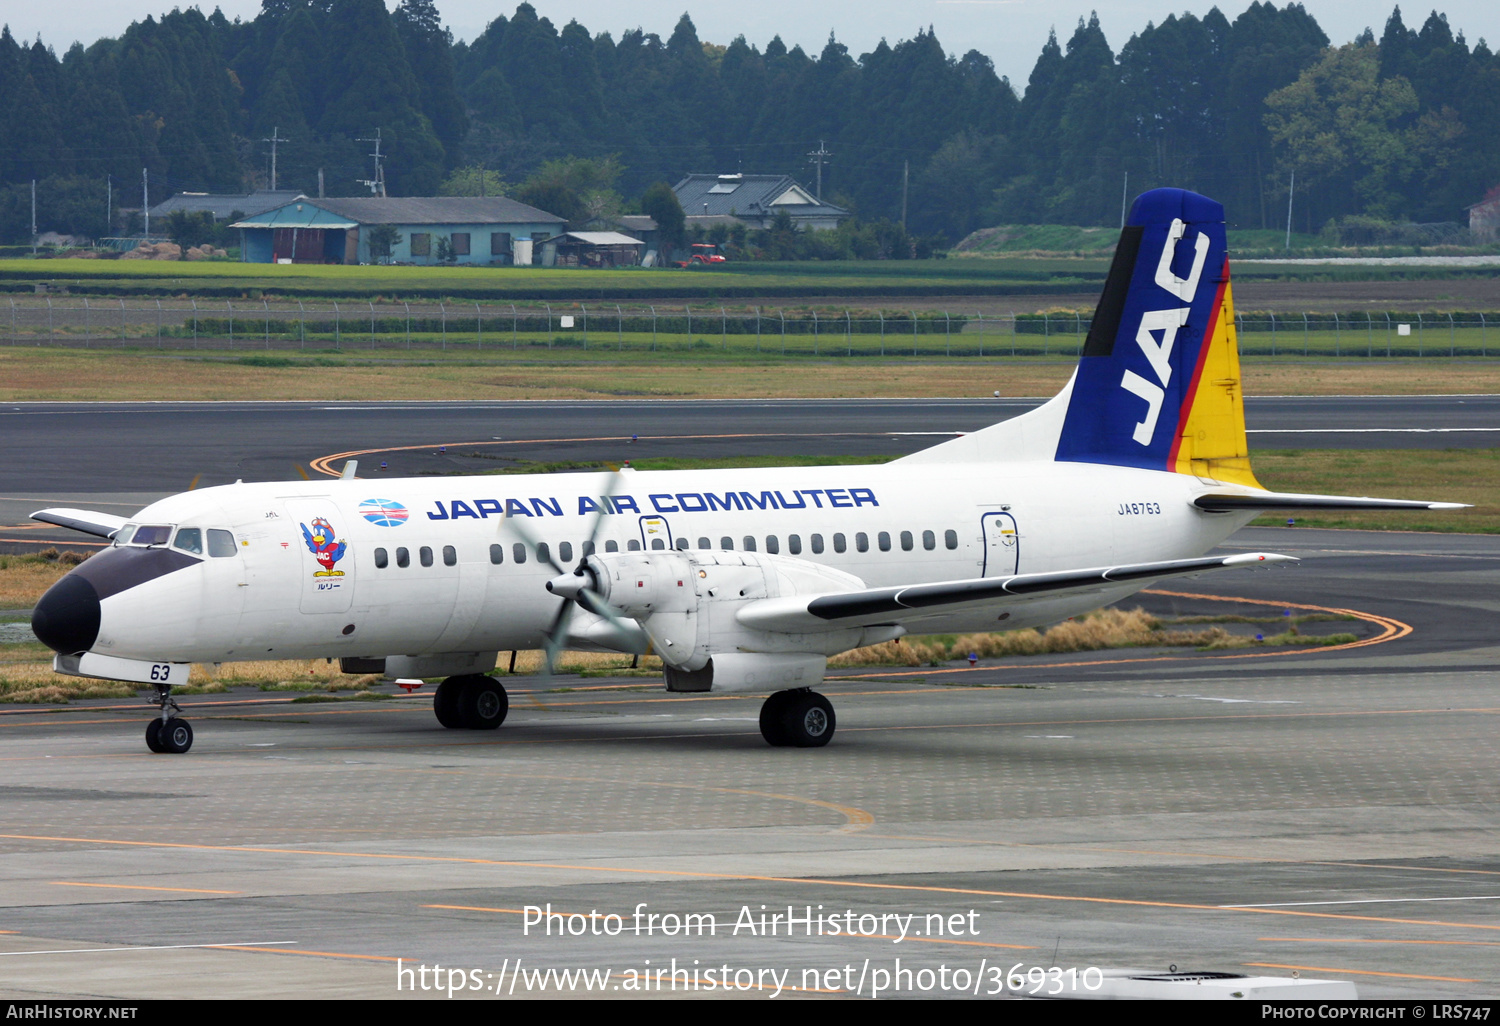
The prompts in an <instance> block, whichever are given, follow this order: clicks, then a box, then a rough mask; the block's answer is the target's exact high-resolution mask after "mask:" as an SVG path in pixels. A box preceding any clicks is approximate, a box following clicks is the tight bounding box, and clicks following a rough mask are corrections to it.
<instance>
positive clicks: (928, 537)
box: [922, 531, 937, 552]
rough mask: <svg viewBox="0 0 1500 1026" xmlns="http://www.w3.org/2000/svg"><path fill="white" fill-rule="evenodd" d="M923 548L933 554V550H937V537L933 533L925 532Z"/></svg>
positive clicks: (923, 534) (923, 533)
mask: <svg viewBox="0 0 1500 1026" xmlns="http://www.w3.org/2000/svg"><path fill="white" fill-rule="evenodd" d="M922 548H924V549H926V550H927V551H928V552H931V551H932V550H933V549H935V548H937V535H935V534H933V533H932V532H931V531H923V532H922Z"/></svg>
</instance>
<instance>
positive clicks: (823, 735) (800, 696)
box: [781, 691, 838, 748]
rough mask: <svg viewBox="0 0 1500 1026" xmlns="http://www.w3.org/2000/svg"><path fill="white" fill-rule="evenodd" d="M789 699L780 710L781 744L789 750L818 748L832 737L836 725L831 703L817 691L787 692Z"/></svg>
mask: <svg viewBox="0 0 1500 1026" xmlns="http://www.w3.org/2000/svg"><path fill="white" fill-rule="evenodd" d="M789 694H790V695H792V698H791V699H790V700H789V701H788V702H787V704H786V705H785V706H783V707H782V709H781V736H782V738H783V739H784V740H783V741H782V744H784V745H789V746H790V747H792V748H821V747H823V746H824V745H826V744H827V743H828V742H829V741H830V740H832V738H833V730H834V727H836V726H837V725H838V721H837V719H836V717H835V716H834V715H833V703H832V702H830V701H828V699H826V698H824V697H823V696H822V695H820V694H818V693H817V692H816V691H793V692H789Z"/></svg>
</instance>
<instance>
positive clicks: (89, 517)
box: [31, 506, 126, 538]
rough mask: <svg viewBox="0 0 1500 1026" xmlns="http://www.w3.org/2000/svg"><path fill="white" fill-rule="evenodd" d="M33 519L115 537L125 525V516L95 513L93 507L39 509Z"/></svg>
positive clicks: (102, 536) (70, 528) (100, 536)
mask: <svg viewBox="0 0 1500 1026" xmlns="http://www.w3.org/2000/svg"><path fill="white" fill-rule="evenodd" d="M31 519H32V520H40V521H41V522H42V523H44V524H56V525H57V526H58V527H66V528H68V529H69V530H71V531H82V532H83V533H84V534H92V535H95V536H96V537H99V538H113V537H114V536H115V532H116V531H118V530H119V529H120V528H122V527H124V526H125V524H126V520H125V518H124V517H117V516H114V515H113V514H110V513H95V512H94V511H93V510H91V509H68V508H66V507H61V506H59V507H56V508H53V509H39V510H37V511H36V512H35V513H33V514H31Z"/></svg>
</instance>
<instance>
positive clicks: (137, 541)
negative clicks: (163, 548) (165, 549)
mask: <svg viewBox="0 0 1500 1026" xmlns="http://www.w3.org/2000/svg"><path fill="white" fill-rule="evenodd" d="M171 537H172V529H171V528H170V527H168V526H167V525H166V524H143V525H141V526H140V527H137V528H136V529H135V535H134V537H132V538H131V539H130V544H132V545H165V544H166V543H167V541H168V540H169V539H170V538H171Z"/></svg>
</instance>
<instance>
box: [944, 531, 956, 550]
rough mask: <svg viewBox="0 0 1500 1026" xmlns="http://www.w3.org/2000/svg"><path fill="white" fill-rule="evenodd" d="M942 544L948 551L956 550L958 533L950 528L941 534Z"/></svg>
mask: <svg viewBox="0 0 1500 1026" xmlns="http://www.w3.org/2000/svg"><path fill="white" fill-rule="evenodd" d="M943 544H944V545H946V546H948V548H950V549H956V548H958V532H957V531H955V530H953V529H952V528H951V527H950V528H949V529H948V530H946V531H944V532H943Z"/></svg>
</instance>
